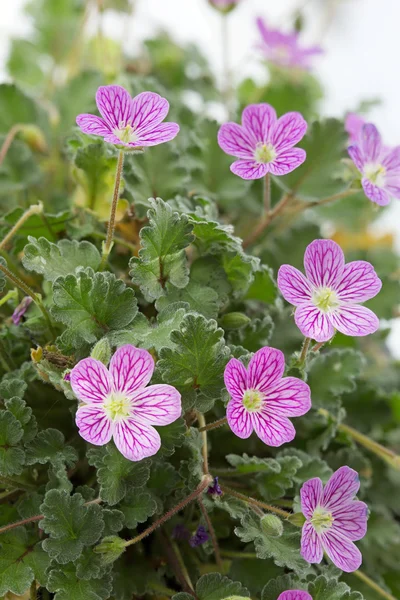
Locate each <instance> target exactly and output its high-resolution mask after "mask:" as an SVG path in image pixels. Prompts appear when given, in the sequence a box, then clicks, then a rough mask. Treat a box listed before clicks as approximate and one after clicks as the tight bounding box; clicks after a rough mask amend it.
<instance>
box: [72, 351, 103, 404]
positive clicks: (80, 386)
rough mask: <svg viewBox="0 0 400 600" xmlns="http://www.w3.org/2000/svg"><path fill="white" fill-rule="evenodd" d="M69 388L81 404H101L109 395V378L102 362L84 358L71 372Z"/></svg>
mask: <svg viewBox="0 0 400 600" xmlns="http://www.w3.org/2000/svg"><path fill="white" fill-rule="evenodd" d="M71 387H72V390H73V392H74V394H75V396H76V397H77V398H78V400H82V402H88V403H89V404H92V403H93V402H103V401H104V398H105V397H106V396H108V395H109V394H110V393H111V378H110V375H109V373H108V371H107V369H106V367H105V366H104V365H103V363H102V362H100V361H99V360H95V359H94V358H84V359H83V360H80V361H79V362H78V364H77V365H76V366H75V367H74V368H73V369H72V371H71Z"/></svg>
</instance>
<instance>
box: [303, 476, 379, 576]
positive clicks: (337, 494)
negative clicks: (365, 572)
mask: <svg viewBox="0 0 400 600" xmlns="http://www.w3.org/2000/svg"><path fill="white" fill-rule="evenodd" d="M359 487H360V481H359V479H358V473H357V472H356V471H354V470H353V469H350V467H340V469H338V470H337V471H336V472H335V473H334V474H333V475H332V477H331V478H330V479H329V481H328V483H327V484H326V486H325V488H323V486H322V481H321V480H320V479H319V477H315V478H314V479H310V480H309V481H306V483H305V484H304V485H303V486H302V488H301V490H300V497H301V510H302V513H303V514H304V516H305V518H306V519H307V520H306V522H305V523H304V525H303V532H302V537H301V555H302V556H303V558H304V559H305V560H307V561H308V562H310V563H320V562H321V560H322V556H323V553H324V552H326V554H327V555H328V556H329V558H330V559H331V561H332V562H333V563H334V564H335V565H336V566H337V567H338V568H339V569H341V570H342V571H346V573H351V572H352V571H356V570H357V569H358V568H359V566H360V565H361V563H362V556H361V552H360V551H359V549H358V548H357V546H355V544H353V542H355V541H357V540H361V538H363V537H364V535H365V534H366V532H367V514H368V507H367V505H366V504H365V503H364V502H360V501H359V500H357V499H354V496H355V495H356V493H357V492H358V490H359Z"/></svg>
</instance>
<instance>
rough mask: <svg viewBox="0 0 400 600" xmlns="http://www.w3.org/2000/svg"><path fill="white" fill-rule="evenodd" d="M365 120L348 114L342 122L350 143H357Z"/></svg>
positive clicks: (353, 114)
mask: <svg viewBox="0 0 400 600" xmlns="http://www.w3.org/2000/svg"><path fill="white" fill-rule="evenodd" d="M363 125H365V120H364V119H363V118H362V117H360V116H359V115H357V114H355V113H348V114H347V116H346V120H345V122H344V128H345V130H346V131H347V133H348V134H349V136H350V142H351V143H354V142H357V141H358V139H359V137H360V134H361V130H362V127H363Z"/></svg>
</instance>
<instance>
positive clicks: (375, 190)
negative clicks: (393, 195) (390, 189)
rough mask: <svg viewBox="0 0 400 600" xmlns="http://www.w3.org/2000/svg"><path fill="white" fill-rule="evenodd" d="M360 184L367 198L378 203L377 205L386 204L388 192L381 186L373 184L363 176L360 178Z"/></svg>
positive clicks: (388, 200)
mask: <svg viewBox="0 0 400 600" xmlns="http://www.w3.org/2000/svg"><path fill="white" fill-rule="evenodd" d="M361 184H362V186H363V190H364V193H365V195H366V196H367V198H369V199H370V200H371V201H372V202H375V204H379V206H386V205H387V204H389V202H390V196H389V194H388V193H387V192H386V191H385V190H383V189H382V188H380V187H378V186H377V185H374V184H373V183H372V182H371V181H370V180H369V179H367V178H366V177H363V178H362V179H361Z"/></svg>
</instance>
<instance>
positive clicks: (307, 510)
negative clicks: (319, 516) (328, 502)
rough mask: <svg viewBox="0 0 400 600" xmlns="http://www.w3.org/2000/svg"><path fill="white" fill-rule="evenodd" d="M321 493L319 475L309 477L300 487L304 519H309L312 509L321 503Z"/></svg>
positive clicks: (321, 487)
mask: <svg viewBox="0 0 400 600" xmlns="http://www.w3.org/2000/svg"><path fill="white" fill-rule="evenodd" d="M322 494H323V486H322V481H321V480H320V478H319V477H314V478H313V479H309V480H308V481H306V482H305V483H303V485H302V486H301V489H300V499H301V512H302V513H303V515H304V516H305V518H306V519H311V517H312V516H313V512H314V510H315V509H316V508H317V506H318V505H319V504H320V503H321V500H322Z"/></svg>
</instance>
